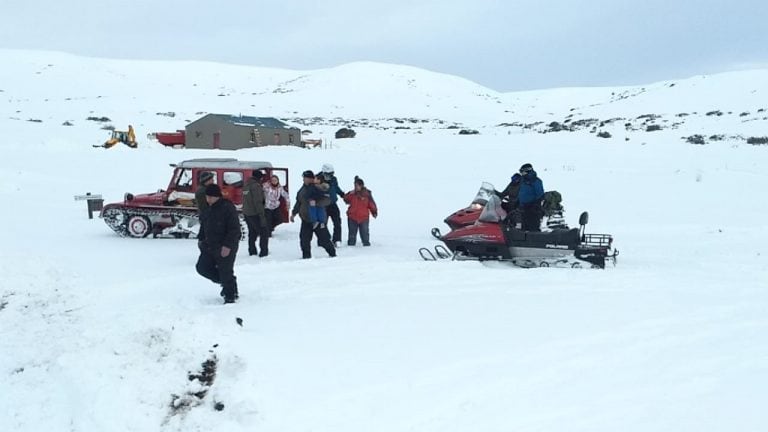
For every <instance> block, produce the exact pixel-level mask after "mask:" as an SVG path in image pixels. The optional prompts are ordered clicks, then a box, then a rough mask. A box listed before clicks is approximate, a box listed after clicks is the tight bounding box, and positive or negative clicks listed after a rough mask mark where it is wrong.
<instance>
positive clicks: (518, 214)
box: [495, 163, 544, 231]
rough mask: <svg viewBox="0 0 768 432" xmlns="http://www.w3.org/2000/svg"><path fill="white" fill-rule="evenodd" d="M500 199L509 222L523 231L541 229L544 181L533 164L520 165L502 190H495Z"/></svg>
mask: <svg viewBox="0 0 768 432" xmlns="http://www.w3.org/2000/svg"><path fill="white" fill-rule="evenodd" d="M495 192H496V195H497V196H498V197H499V198H501V199H502V203H503V204H502V206H503V207H504V210H506V211H507V212H508V213H509V222H510V223H511V224H513V225H514V226H516V227H519V228H521V229H522V230H524V231H541V219H542V217H544V212H543V211H542V209H541V200H542V198H543V197H544V183H543V182H542V181H541V179H540V178H539V176H538V175H537V174H536V171H535V170H534V169H533V165H531V164H529V163H527V164H523V165H522V166H521V167H520V170H519V171H518V172H517V173H515V174H514V175H513V176H512V178H511V180H510V182H509V184H508V185H507V187H506V188H504V190H503V191H501V192H499V191H495Z"/></svg>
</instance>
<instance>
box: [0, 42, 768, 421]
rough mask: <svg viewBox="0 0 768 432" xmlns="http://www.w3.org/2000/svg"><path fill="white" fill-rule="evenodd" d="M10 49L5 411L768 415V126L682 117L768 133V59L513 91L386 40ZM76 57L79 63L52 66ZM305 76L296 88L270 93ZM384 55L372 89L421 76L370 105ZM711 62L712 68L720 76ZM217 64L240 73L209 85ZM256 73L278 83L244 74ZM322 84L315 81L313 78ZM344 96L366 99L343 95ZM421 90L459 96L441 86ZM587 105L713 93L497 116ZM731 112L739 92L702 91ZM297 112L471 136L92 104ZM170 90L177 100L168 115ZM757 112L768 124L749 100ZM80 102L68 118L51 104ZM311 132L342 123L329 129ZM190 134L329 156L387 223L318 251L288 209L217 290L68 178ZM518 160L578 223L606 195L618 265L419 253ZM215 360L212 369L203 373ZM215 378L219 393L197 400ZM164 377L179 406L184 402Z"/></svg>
mask: <svg viewBox="0 0 768 432" xmlns="http://www.w3.org/2000/svg"><path fill="white" fill-rule="evenodd" d="M0 57H2V58H5V59H6V60H8V61H4V62H3V63H4V64H8V65H9V67H7V68H3V70H1V71H0V77H2V79H0V90H2V93H0V128H2V130H3V140H2V142H1V143H0V155H2V157H0V178H2V181H0V199H1V200H2V201H3V203H4V206H3V210H4V211H3V212H2V213H0V222H2V226H3V227H5V232H4V234H3V235H2V242H1V243H0V254H2V259H0V274H2V275H3V277H2V279H0V329H1V331H2V338H0V394H3V395H4V396H5V397H4V398H3V403H2V404H0V430H3V431H39V430H72V431H155V430H163V431H165V430H168V431H170V430H184V431H190V430H192V431H194V430H200V431H203V430H205V431H217V430H221V431H238V430H262V431H310V430H312V431H361V430H365V431H405V430H413V431H467V430H478V431H509V430H538V431H569V432H570V431H591V432H594V431H616V430H624V431H683V430H695V431H762V430H766V428H768V413H767V412H766V410H765V409H764V406H765V404H766V402H767V401H768V390H766V389H768V336H767V335H768V282H766V281H768V248H767V247H766V244H768V223H766V220H765V214H766V210H768V208H766V204H765V200H764V190H766V188H768V174H766V172H765V167H766V166H768V148H767V147H765V146H752V145H747V144H745V143H744V142H743V141H741V140H736V139H726V140H725V141H720V142H713V143H710V144H708V145H705V146H694V145H690V144H686V143H685V142H684V141H683V140H681V139H680V138H681V137H683V136H688V135H692V134H699V133H704V134H707V135H708V134H716V133H723V134H727V135H734V134H742V135H745V136H753V135H768V132H765V131H766V130H768V129H766V125H767V124H768V122H766V121H765V120H762V118H760V117H759V116H757V111H758V110H759V109H761V107H760V105H759V103H760V101H761V100H765V99H764V98H763V99H760V98H758V97H752V96H749V95H754V94H758V95H759V94H763V95H764V94H765V92H766V91H768V80H766V79H765V77H768V71H754V72H743V73H734V74H724V75H720V76H713V77H707V78H701V77H698V78H692V79H691V80H684V81H680V82H679V84H678V85H676V86H674V87H669V86H666V87H665V86H664V84H659V85H657V87H658V89H657V90H658V91H655V92H645V93H642V94H640V95H639V96H637V97H636V98H628V99H622V100H620V101H618V102H615V104H613V103H607V102H606V103H604V104H602V105H595V106H592V107H589V106H590V105H594V104H595V103H596V101H597V100H600V101H605V100H609V99H610V94H611V93H614V94H618V93H621V92H623V91H626V89H582V90H575V89H555V90H550V91H541V92H529V93H524V94H498V93H495V92H493V91H492V90H488V89H482V88H480V87H479V86H476V85H475V84H473V83H469V82H466V81H464V80H461V79H459V78H454V77H446V76H443V75H439V74H431V73H429V72H426V71H418V70H411V69H409V68H401V67H399V66H391V67H390V66H387V65H370V64H368V65H367V67H368V69H366V67H365V66H366V64H355V65H347V67H341V69H342V72H341V73H339V74H338V75H337V74H334V70H333V69H332V70H327V71H319V72H317V73H309V72H307V73H305V72H295V71H271V72H270V71H269V70H261V69H256V68H244V67H235V66H220V65H213V64H205V65H199V64H195V65H194V66H195V68H193V70H191V71H189V72H185V73H179V72H178V69H177V70H176V72H171V71H169V70H168V69H169V68H168V66H169V65H175V66H177V68H185V67H187V66H189V65H187V64H185V63H176V64H173V63H165V64H162V63H160V62H155V63H143V62H114V61H108V60H99V59H82V58H76V57H70V56H64V55H59V54H50V53H34V52H9V51H2V52H0ZM48 64H52V65H54V66H50V67H48V66H47V65H48ZM84 64H86V65H87V66H83V65H84ZM46 67H47V69H46ZM67 68H69V69H71V71H79V72H78V73H79V75H78V73H75V72H72V73H70V72H67V73H63V72H62V73H60V75H56V76H52V77H48V78H45V79H44V77H45V76H46V74H47V73H48V72H46V71H57V70H59V69H67ZM109 70H112V71H113V72H114V73H113V74H112V75H110V73H109V72H108V71H109ZM41 71H42V73H41V74H37V73H36V72H41ZM345 71H346V72H345ZM57 73H59V72H57ZM347 73H348V74H351V75H346V74H347ZM411 73H413V74H414V76H411V75H409V74H411ZM51 74H53V72H51ZM121 74H122V75H126V76H127V75H130V77H131V79H130V80H129V81H130V82H132V83H133V84H131V85H128V84H126V82H127V81H122V79H123V78H121ZM217 74H218V75H220V76H219V77H218V78H215V77H216V76H217ZM303 75H306V76H307V78H304V79H303V80H299V81H296V83H303V84H302V85H303V86H304V87H301V86H300V85H299V84H294V85H296V89H295V91H294V92H288V93H273V92H272V91H271V90H269V91H267V90H268V89H269V88H271V87H270V86H272V85H273V84H274V85H279V83H281V82H285V81H288V80H291V79H293V78H296V77H299V76H303ZM338 76H341V78H337V77H338ZM367 76H376V77H377V78H376V79H377V80H378V81H377V82H379V83H380V88H382V89H384V90H381V91H382V92H385V91H386V89H388V88H389V87H388V86H390V85H394V84H392V83H393V82H405V83H409V82H410V83H411V84H410V85H412V86H413V88H415V90H414V91H412V92H409V91H407V89H403V90H402V92H400V93H392V96H391V97H390V98H389V99H388V100H387V99H386V98H384V99H381V100H379V105H378V109H375V108H374V107H372V106H368V105H367V104H366V103H365V102H366V97H367V95H363V96H360V95H358V96H355V95H354V93H353V94H352V95H350V94H349V93H347V90H348V88H349V86H348V85H346V86H345V85H342V84H340V83H344V82H347V83H349V81H350V80H352V79H353V78H354V77H358V79H359V80H360V81H359V82H355V83H354V84H355V85H356V86H358V87H359V88H365V89H369V90H368V91H373V90H370V88H371V85H370V83H369V82H365V77H367ZM206 77H208V78H210V79H208V78H206ZM211 77H214V78H211ZM387 77H395V78H392V81H387V79H388V78H387ZM745 77H751V78H750V79H748V80H747V79H745ZM35 80H39V82H36V81H35ZM206 80H208V81H210V83H211V84H210V89H207V90H206V92H209V93H210V94H208V95H201V94H188V93H186V92H184V91H182V87H184V86H185V85H186V84H184V86H183V85H182V84H180V83H195V82H197V83H203V82H205V81H206ZM403 80H404V81H403ZM703 81H706V82H707V83H712V82H716V83H715V84H707V86H706V90H705V91H704V90H701V88H702V86H703V84H701V83H702V82H703ZM313 82H317V83H319V84H316V85H314V84H313V85H310V84H312V83H313ZM422 82H427V83H430V84H429V85H427V84H424V85H421V84H420V83H422ZM221 83H226V84H227V85H228V86H229V87H228V88H229V90H230V92H231V94H233V96H231V97H227V96H217V95H216V93H215V91H213V90H212V89H214V90H218V89H216V88H215V87H216V86H218V85H220V84H221ZM199 86H200V87H202V86H203V84H200V85H199ZM651 87H653V86H648V88H651ZM254 88H261V89H264V91H265V92H266V93H265V94H263V95H252V94H251V93H258V92H256V91H254V92H251V91H250V90H251V89H254ZM654 88H655V87H654ZM742 88H743V89H742ZM320 89H324V91H325V93H326V95H325V96H323V97H322V98H320V97H314V96H313V97H310V96H311V95H313V94H314V93H313V92H319V91H320ZM740 89H742V90H743V91H741V90H740ZM638 91H639V90H638ZM672 91H675V92H678V93H671V92H672ZM477 93H479V94H484V95H485V96H473V94H477ZM534 93H535V96H534ZM335 94H344V96H343V97H341V96H340V98H341V99H344V100H348V102H344V103H339V106H340V107H341V108H338V109H337V112H334V113H330V111H327V112H326V111H325V110H326V108H327V106H326V105H324V104H333V100H332V99H331V98H332V95H335ZM603 94H604V95H606V96H605V98H603V96H601V95H603ZM425 95H426V96H425ZM568 95H571V96H570V97H569V96H568ZM590 95H592V96H590ZM315 96H317V95H315ZM67 97H69V98H71V99H70V100H66V98H67ZM78 98H79V99H78ZM345 98H346V99H345ZM76 99H77V100H76ZM427 99H429V100H438V101H442V102H435V105H433V106H432V107H427V106H426V105H428V104H429V102H425V100H427ZM305 100H306V102H304V101H305ZM696 100H700V101H704V102H701V105H699V104H697V103H695V101H696ZM481 101H485V102H481ZM514 101H523V102H520V104H516V103H515V102H514ZM580 101H581V102H580ZM633 101H635V103H634V105H633ZM251 104H253V105H256V106H270V105H271V106H273V107H275V108H274V109H275V110H276V111H279V112H274V113H273V112H265V111H264V110H256V109H255V108H250V110H249V109H248V106H249V105H251ZM766 104H768V103H766ZM454 105H455V106H457V107H458V108H453V107H454ZM683 105H684V107H683ZM342 106H343V107H342ZM364 106H365V107H367V108H365V109H366V110H369V111H367V112H366V111H364V110H363V109H362V108H361V107H364ZM575 106H579V107H582V106H583V107H587V108H584V116H587V115H590V114H594V115H595V116H599V118H601V119H607V118H610V117H615V116H627V115H633V116H634V115H635V114H637V115H640V114H644V113H656V114H662V113H664V114H670V115H672V116H673V115H674V114H676V113H678V112H681V111H682V110H683V109H685V110H687V111H689V112H692V111H698V112H699V114H701V115H700V116H698V117H696V118H693V119H688V120H687V121H686V122H685V123H684V124H682V125H680V126H679V128H678V129H665V130H662V131H658V132H644V131H623V132H622V134H621V135H618V134H614V138H612V139H599V138H596V137H595V135H594V134H591V133H589V131H588V130H581V131H577V132H563V133H548V134H539V133H535V132H533V131H531V130H525V129H522V128H505V127H492V125H494V124H497V123H500V122H502V121H507V120H508V121H517V120H519V117H518V115H519V116H524V117H525V119H524V120H523V121H525V122H528V121H548V120H550V119H553V118H556V119H560V120H562V118H563V116H565V115H568V114H569V113H570V112H571V111H569V110H570V109H571V108H573V107H575ZM358 108H360V110H358ZM587 109H589V110H591V111H589V112H587ZM714 109H722V110H723V111H729V110H730V111H733V112H734V113H735V114H733V115H731V116H728V115H727V114H724V115H723V116H714V115H713V116H706V115H704V113H705V112H707V111H710V110H714ZM241 110H242V111H241ZM251 110H254V111H251ZM291 110H292V111H297V112H298V114H295V115H296V116H302V117H309V116H313V115H324V116H325V117H329V118H330V117H334V116H337V115H338V116H344V117H345V118H363V117H365V118H387V117H393V116H395V117H406V116H419V118H430V119H444V120H446V121H449V122H452V121H462V122H465V124H467V125H469V126H474V127H478V128H480V129H481V134H480V135H473V136H458V135H456V131H455V130H449V129H445V128H442V127H440V126H438V125H437V124H435V123H430V125H428V126H426V127H424V128H422V129H420V130H419V131H414V130H411V131H408V130H405V131H403V130H397V131H395V130H392V129H390V130H383V129H376V128H362V129H358V136H357V137H356V138H355V139H352V140H335V141H334V142H333V148H331V149H323V150H319V149H318V150H303V149H298V148H263V149H258V150H254V149H249V150H241V151H236V152H226V151H203V150H174V149H168V148H164V147H162V146H160V145H159V144H157V143H153V142H151V141H147V140H145V139H141V142H140V147H139V148H138V149H136V150H131V149H128V148H126V147H116V148H114V149H112V150H109V151H105V150H102V149H94V148H92V147H91V144H98V143H100V142H103V140H104V138H105V131H102V130H100V129H99V128H98V125H96V124H92V123H91V122H86V121H85V117H86V116H90V115H94V116H102V115H106V116H109V117H110V118H112V119H113V120H114V123H115V125H116V126H118V128H120V127H119V126H120V125H121V124H122V123H126V125H127V123H129V122H132V124H134V125H140V128H141V130H140V131H139V136H140V137H142V134H144V133H147V132H150V131H154V130H175V129H176V128H177V126H178V128H181V127H183V125H184V123H183V120H182V119H185V118H186V117H192V119H194V118H196V117H195V116H194V113H195V112H197V111H206V112H243V114H253V115H276V116H290V114H291ZM166 111H174V112H176V113H178V115H177V116H176V117H175V118H168V117H166V116H158V115H156V113H157V112H166ZM454 111H456V113H454ZM507 111H515V112H518V113H519V114H518V115H512V114H510V112H507ZM742 111H749V112H750V116H749V118H754V120H753V121H749V122H743V120H744V118H739V113H741V112H742ZM324 113H325V114H324ZM30 118H35V119H41V120H42V122H30V121H26V120H28V119H30ZM483 119H485V120H483ZM65 120H73V122H74V123H75V125H74V126H71V127H67V126H61V123H62V122H63V121H65ZM619 126H621V125H619ZM313 129H315V130H316V132H323V133H324V134H325V136H328V135H329V134H331V133H332V132H333V131H334V130H335V127H331V126H328V125H325V126H323V125H319V126H318V127H315V128H313ZM622 130H623V129H622ZM394 132H397V133H394ZM761 132H762V134H761ZM625 135H626V136H625ZM142 138H143V137H142ZM625 138H630V140H629V141H625ZM195 157H237V158H239V159H242V160H269V161H271V162H272V163H273V164H275V165H277V166H287V167H288V168H289V169H290V170H291V179H290V181H291V185H292V186H295V185H297V184H298V183H299V182H300V178H299V175H300V173H301V171H303V170H305V169H313V170H319V168H320V166H321V165H322V164H323V163H326V162H329V163H332V164H333V165H334V166H335V168H336V172H337V175H338V177H339V179H340V181H341V183H342V187H343V188H345V189H348V188H351V186H352V179H353V177H354V175H360V176H361V177H362V178H364V179H365V181H366V184H367V185H368V186H369V187H370V188H371V189H372V190H373V193H374V196H375V197H376V200H377V203H378V204H379V207H380V212H379V218H378V219H376V220H374V221H373V222H372V226H371V235H372V242H373V246H372V247H371V248H362V247H346V246H344V247H341V248H340V249H339V257H338V258H335V259H329V258H327V256H326V255H325V253H323V251H322V250H320V249H316V250H315V253H314V255H315V258H313V259H312V260H301V259H299V258H300V252H299V248H298V225H297V224H294V225H288V226H286V225H283V226H281V227H280V228H279V229H278V230H277V231H276V236H275V238H273V239H272V242H271V245H270V251H271V255H270V256H269V257H267V258H262V259H259V258H256V257H248V256H245V255H243V254H242V253H241V254H240V256H239V257H238V260H237V264H236V267H235V273H236V274H237V276H238V282H239V285H240V293H241V299H240V302H239V303H237V304H235V305H228V306H223V305H221V304H220V298H219V296H218V291H219V289H218V287H216V286H214V285H213V284H211V283H209V282H208V281H206V280H204V279H202V278H201V277H199V276H198V275H197V274H196V273H195V271H194V263H195V261H196V258H197V249H196V246H195V244H194V242H193V241H185V240H160V239H158V240H153V239H141V240H136V239H125V238H120V237H118V236H117V235H115V234H114V233H113V232H112V231H111V230H110V229H109V228H108V227H107V226H106V224H104V223H103V221H101V220H100V219H94V220H88V219H87V216H86V212H85V205H84V204H83V202H76V201H74V199H73V196H74V195H79V194H83V193H85V192H92V193H101V194H102V195H104V196H105V198H106V199H107V202H111V201H119V200H120V199H121V198H122V195H123V193H124V192H128V191H130V192H134V193H140V192H150V191H154V190H156V189H158V188H164V187H165V186H166V185H167V182H168V179H169V178H170V173H171V170H170V167H169V166H168V164H169V163H175V162H179V161H181V160H185V159H191V158H195ZM524 162H531V163H533V164H534V166H535V167H536V169H537V170H538V172H539V174H540V176H541V177H542V178H543V180H544V184H545V187H546V188H547V189H557V190H558V191H560V192H561V193H562V194H563V197H564V205H565V207H566V217H567V219H568V221H569V223H571V224H575V223H576V219H577V217H578V214H579V213H580V212H581V211H583V210H589V211H590V216H591V217H590V225H589V226H588V231H590V232H607V233H611V234H613V235H614V237H615V239H616V246H617V248H618V249H619V250H620V251H621V255H620V256H619V263H618V266H616V267H615V268H609V269H606V270H604V271H597V270H570V269H519V268H512V267H508V266H506V265H501V264H480V263H470V262H448V261H443V262H436V263H431V262H430V263H428V262H423V261H421V260H420V258H419V257H418V254H417V252H416V251H417V249H418V248H419V247H420V246H431V245H434V244H436V242H435V241H434V239H432V237H431V236H430V235H429V230H430V228H432V227H433V226H438V227H440V228H441V229H445V228H446V227H445V226H444V225H443V224H442V220H443V218H444V217H445V216H447V215H448V214H449V213H451V212H452V211H454V210H456V209H458V208H460V207H462V206H464V205H466V204H468V201H469V200H470V199H471V198H472V196H473V194H474V192H475V191H476V189H477V187H478V186H479V185H480V182H481V181H483V180H486V181H490V182H492V183H494V184H496V186H497V188H501V187H503V186H504V185H505V184H506V182H507V180H508V179H509V176H510V175H511V174H512V173H513V172H515V171H516V170H517V168H518V167H519V166H520V165H521V164H522V163H524ZM295 190H296V188H295V187H294V188H293V191H294V192H295ZM343 231H344V234H345V235H346V231H347V230H346V226H345V227H344V230H343ZM241 252H242V251H241ZM237 318H240V319H241V320H242V326H240V325H238V324H237V322H236V319H237ZM209 359H215V363H216V375H215V378H214V380H213V384H212V385H211V386H209V387H206V386H203V385H201V384H200V382H199V381H198V380H192V381H190V380H189V379H188V375H189V374H190V373H191V374H199V373H200V372H201V364H202V363H203V362H205V361H206V360H209ZM202 390H207V392H206V393H205V395H204V397H202V399H198V398H196V397H193V396H190V394H191V393H196V392H200V391H202ZM174 395H175V396H174ZM174 400H176V401H177V402H176V403H177V404H179V403H180V402H182V403H181V404H180V406H179V407H178V408H177V409H172V408H171V405H172V402H173V401H174ZM184 402H187V403H188V405H189V406H188V407H185V403H184ZM217 404H218V405H217ZM217 406H218V408H220V409H221V410H217V409H216V407H217ZM761 407H763V408H761Z"/></svg>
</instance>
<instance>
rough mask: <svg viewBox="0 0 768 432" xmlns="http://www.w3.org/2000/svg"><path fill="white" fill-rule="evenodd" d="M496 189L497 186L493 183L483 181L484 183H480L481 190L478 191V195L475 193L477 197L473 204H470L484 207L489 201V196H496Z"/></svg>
mask: <svg viewBox="0 0 768 432" xmlns="http://www.w3.org/2000/svg"><path fill="white" fill-rule="evenodd" d="M495 191H496V188H494V187H493V185H492V184H490V183H488V182H483V184H481V185H480V190H478V191H477V195H475V199H473V200H472V204H470V205H469V206H470V207H477V208H482V207H484V206H485V205H486V204H487V203H488V198H490V197H492V196H496V193H495Z"/></svg>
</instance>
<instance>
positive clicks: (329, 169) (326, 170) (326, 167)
mask: <svg viewBox="0 0 768 432" xmlns="http://www.w3.org/2000/svg"><path fill="white" fill-rule="evenodd" d="M322 171H323V172H324V173H333V165H331V164H329V163H326V164H323V168H322Z"/></svg>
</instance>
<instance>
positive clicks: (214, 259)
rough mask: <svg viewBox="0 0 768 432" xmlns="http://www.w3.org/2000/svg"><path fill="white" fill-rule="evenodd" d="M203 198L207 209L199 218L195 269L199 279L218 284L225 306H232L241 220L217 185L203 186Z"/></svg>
mask: <svg viewBox="0 0 768 432" xmlns="http://www.w3.org/2000/svg"><path fill="white" fill-rule="evenodd" d="M205 198H206V201H207V202H208V205H209V207H208V208H207V209H205V210H204V211H203V213H202V214H201V215H200V225H201V226H200V233H199V234H198V236H197V238H198V242H197V244H198V247H199V249H200V257H199V258H198V259H197V265H196V266H195V267H196V269H197V272H198V273H199V274H200V275H201V276H203V277H205V278H207V279H210V280H211V281H213V282H214V283H217V284H221V288H222V289H221V293H220V294H221V295H222V297H224V303H234V302H235V300H236V299H237V298H238V297H239V293H238V291H237V278H236V277H235V272H234V266H235V256H236V255H237V247H238V244H239V242H240V217H239V216H238V214H237V209H236V208H235V205H234V204H232V202H231V201H229V200H228V199H225V198H223V197H222V194H221V188H219V186H218V185H216V184H210V185H208V186H206V187H205Z"/></svg>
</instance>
